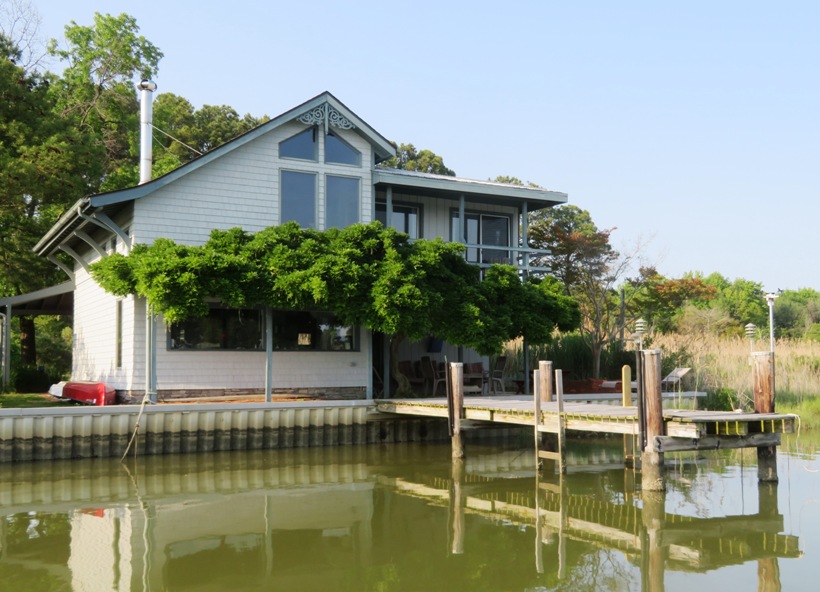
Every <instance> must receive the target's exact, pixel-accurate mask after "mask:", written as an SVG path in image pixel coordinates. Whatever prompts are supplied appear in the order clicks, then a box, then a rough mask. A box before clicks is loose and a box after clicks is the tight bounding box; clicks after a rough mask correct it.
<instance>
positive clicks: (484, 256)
mask: <svg viewBox="0 0 820 592" xmlns="http://www.w3.org/2000/svg"><path fill="white" fill-rule="evenodd" d="M465 222H466V225H465V229H464V234H465V236H464V242H465V243H466V244H468V245H481V247H482V248H478V247H468V248H467V261H469V262H470V263H479V264H487V265H489V264H492V263H505V264H508V265H512V264H513V261H512V259H511V253H510V251H507V250H503V249H487V248H484V247H487V246H497V247H509V246H510V219H509V218H508V217H507V216H496V215H492V214H478V213H471V214H465ZM460 226H461V224H460V220H459V217H458V211H453V212H452V213H451V215H450V240H453V241H458V242H461V240H462V238H461V228H460Z"/></svg>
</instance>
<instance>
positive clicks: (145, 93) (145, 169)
mask: <svg viewBox="0 0 820 592" xmlns="http://www.w3.org/2000/svg"><path fill="white" fill-rule="evenodd" d="M137 88H138V89H139V90H140V183H139V184H140V185H142V184H143V183H147V182H148V181H150V180H151V166H152V164H153V161H154V159H153V150H152V146H151V143H152V142H151V140H152V136H153V130H152V126H153V104H152V97H151V93H153V92H154V91H155V90H157V85H156V83H155V82H153V81H151V80H142V81H141V82H140V83H139V84H138V85H137Z"/></svg>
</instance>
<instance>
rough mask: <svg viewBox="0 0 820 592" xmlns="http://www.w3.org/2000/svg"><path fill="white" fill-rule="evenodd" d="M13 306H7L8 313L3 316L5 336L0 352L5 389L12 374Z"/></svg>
mask: <svg viewBox="0 0 820 592" xmlns="http://www.w3.org/2000/svg"><path fill="white" fill-rule="evenodd" d="M10 335H11V304H8V305H6V313H5V314H4V315H3V334H2V342H0V352H2V354H3V357H2V363H3V385H2V386H3V388H2V390H6V389H7V388H8V386H9V376H10V372H11V347H10V346H11V336H10Z"/></svg>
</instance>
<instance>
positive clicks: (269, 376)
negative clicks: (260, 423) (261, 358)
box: [265, 306, 273, 403]
mask: <svg viewBox="0 0 820 592" xmlns="http://www.w3.org/2000/svg"><path fill="white" fill-rule="evenodd" d="M272 389H273V311H272V310H271V308H270V306H267V307H265V402H267V403H270V402H271V393H272Z"/></svg>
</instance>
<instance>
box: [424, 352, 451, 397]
mask: <svg viewBox="0 0 820 592" xmlns="http://www.w3.org/2000/svg"><path fill="white" fill-rule="evenodd" d="M444 372H445V371H444V368H443V367H441V368H439V365H438V364H437V363H436V361H435V360H433V359H432V358H431V357H430V356H423V357H422V358H421V374H422V376H423V377H424V382H425V389H426V388H427V385H428V384H429V385H430V386H431V387H432V392H433V396H434V397H435V396H436V391H437V390H438V385H439V383H442V382H445V380H444ZM445 388H446V387H445Z"/></svg>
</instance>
